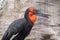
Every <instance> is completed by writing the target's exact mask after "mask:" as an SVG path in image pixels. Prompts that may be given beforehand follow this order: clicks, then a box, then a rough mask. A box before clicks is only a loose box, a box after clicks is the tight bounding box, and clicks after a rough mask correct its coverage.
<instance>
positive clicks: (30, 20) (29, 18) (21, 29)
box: [2, 7, 48, 40]
mask: <svg viewBox="0 0 60 40" xmlns="http://www.w3.org/2000/svg"><path fill="white" fill-rule="evenodd" d="M36 14H39V13H38V11H37V9H35V8H33V7H30V8H28V9H27V10H26V11H25V15H24V18H22V19H18V20H15V21H13V22H12V23H11V24H10V25H9V27H8V29H7V30H6V32H5V33H4V35H3V37H2V40H10V39H11V37H12V36H13V35H15V34H17V35H16V36H15V37H14V38H13V39H12V40H24V39H25V37H27V36H28V34H29V33H30V31H31V29H32V27H33V25H34V23H35V22H36V19H37V17H36ZM43 15H45V14H43ZM44 17H48V16H47V15H45V16H44Z"/></svg>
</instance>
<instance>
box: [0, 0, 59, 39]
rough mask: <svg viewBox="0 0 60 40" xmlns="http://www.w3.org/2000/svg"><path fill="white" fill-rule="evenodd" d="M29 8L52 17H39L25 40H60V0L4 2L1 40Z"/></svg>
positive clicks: (0, 20) (1, 12) (0, 21)
mask: <svg viewBox="0 0 60 40" xmlns="http://www.w3.org/2000/svg"><path fill="white" fill-rule="evenodd" d="M29 7H35V8H36V9H39V10H40V12H41V13H45V14H49V15H51V16H49V18H44V17H41V16H37V17H38V18H37V22H36V23H35V25H34V27H33V28H32V30H31V33H30V35H29V36H28V37H27V38H26V39H25V40H60V22H59V21H60V19H59V18H60V0H4V2H3V5H2V7H1V9H0V40H1V38H2V36H3V34H4V32H5V31H6V29H7V28H8V26H9V25H10V23H11V22H12V21H14V20H16V19H19V18H23V17H24V12H25V10H26V9H27V8H29Z"/></svg>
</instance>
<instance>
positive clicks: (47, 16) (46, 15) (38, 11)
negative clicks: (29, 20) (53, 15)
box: [34, 10, 50, 18]
mask: <svg viewBox="0 0 60 40" xmlns="http://www.w3.org/2000/svg"><path fill="white" fill-rule="evenodd" d="M34 14H35V15H37V16H42V17H45V18H49V16H50V15H49V14H44V13H41V12H40V10H36V11H35V13H34Z"/></svg>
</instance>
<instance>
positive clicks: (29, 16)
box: [25, 7, 37, 23]
mask: <svg viewBox="0 0 60 40" xmlns="http://www.w3.org/2000/svg"><path fill="white" fill-rule="evenodd" d="M35 10H36V9H35V8H33V7H30V8H28V9H27V10H26V11H25V18H26V19H27V20H30V21H31V22H32V23H35V21H36V19H37V17H36V15H35V14H34V12H35Z"/></svg>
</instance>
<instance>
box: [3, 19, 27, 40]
mask: <svg viewBox="0 0 60 40" xmlns="http://www.w3.org/2000/svg"><path fill="white" fill-rule="evenodd" d="M25 25H26V19H24V18H23V19H18V20H15V21H14V22H12V23H11V24H10V26H9V27H8V29H7V31H6V32H5V34H4V36H3V38H2V40H10V38H11V37H12V35H13V34H16V33H18V32H20V31H22V30H23V28H24V26H25Z"/></svg>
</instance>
